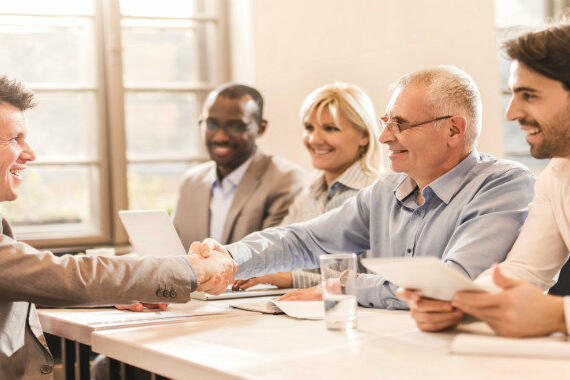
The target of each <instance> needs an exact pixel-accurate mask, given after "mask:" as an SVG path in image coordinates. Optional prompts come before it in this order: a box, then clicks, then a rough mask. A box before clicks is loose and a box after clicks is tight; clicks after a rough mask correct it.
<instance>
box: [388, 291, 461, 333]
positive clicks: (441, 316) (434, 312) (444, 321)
mask: <svg viewBox="0 0 570 380" xmlns="http://www.w3.org/2000/svg"><path fill="white" fill-rule="evenodd" d="M396 295H397V296H398V298H400V299H402V300H404V301H408V307H409V308H410V314H411V315H412V318H414V321H415V322H416V325H417V326H418V328H419V329H420V330H421V331H439V330H445V329H448V328H452V327H455V326H457V325H458V324H459V322H460V321H461V318H462V317H463V312H462V311H461V310H458V309H457V308H455V307H453V306H452V305H451V302H446V301H438V300H433V299H428V298H423V297H422V296H421V295H420V293H419V292H418V291H416V290H411V289H398V292H397V293H396Z"/></svg>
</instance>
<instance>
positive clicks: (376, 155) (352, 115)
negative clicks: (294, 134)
mask: <svg viewBox="0 0 570 380" xmlns="http://www.w3.org/2000/svg"><path fill="white" fill-rule="evenodd" d="M323 110H327V111H329V113H330V114H331V116H332V118H333V120H334V121H335V123H337V124H339V120H338V117H339V114H341V115H342V116H343V117H344V118H346V119H347V120H348V121H350V122H351V124H352V125H353V127H354V128H355V129H356V130H357V131H360V132H366V133H367V134H368V145H366V146H365V147H364V149H363V151H362V153H361V154H360V157H359V160H360V165H361V166H362V170H363V171H364V172H365V173H366V174H368V175H370V176H376V175H378V174H380V172H381V171H382V169H383V167H382V162H381V160H382V158H381V153H380V143H379V142H378V137H379V136H380V129H379V126H378V119H377V118H376V113H375V112H374V106H373V105H372V100H370V97H369V96H368V95H366V93H365V92H364V91H363V90H362V89H361V88H360V87H358V86H355V85H352V84H348V83H341V82H334V83H331V84H327V85H324V86H322V87H319V88H317V89H316V90H314V91H313V92H311V93H310V94H309V95H307V97H306V98H305V101H304V102H303V105H302V106H301V112H300V118H301V124H304V123H305V122H306V120H307V119H309V118H310V117H311V115H313V114H315V115H316V116H317V120H320V117H321V114H322V112H323Z"/></svg>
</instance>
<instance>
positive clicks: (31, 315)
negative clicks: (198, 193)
mask: <svg viewBox="0 0 570 380" xmlns="http://www.w3.org/2000/svg"><path fill="white" fill-rule="evenodd" d="M1 232H2V233H1V234H0V379H38V378H44V377H45V376H43V375H47V374H49V373H51V372H52V370H53V359H52V356H51V354H50V352H49V350H48V348H47V345H46V341H45V339H44V337H43V335H42V329H41V326H40V323H39V319H38V315H37V312H36V309H35V306H34V303H40V304H42V305H45V306H68V305H74V306H78V305H85V306H93V305H113V304H131V303H134V302H136V301H143V302H154V303H157V302H187V301H188V300H189V299H190V292H191V291H192V290H194V289H195V288H196V277H195V274H194V271H193V270H192V269H191V267H190V265H189V263H188V262H187V261H186V260H185V259H184V258H183V257H144V258H143V257H112V258H109V257H91V256H71V255H65V256H62V257H57V256H55V255H53V254H52V253H51V252H47V251H44V252H40V251H37V250H36V249H34V248H32V247H30V246H29V245H27V244H24V243H20V242H18V241H16V240H14V239H12V231H11V229H10V227H9V225H8V223H6V221H5V220H4V219H2V231H1Z"/></svg>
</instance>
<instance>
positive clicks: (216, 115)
mask: <svg viewBox="0 0 570 380" xmlns="http://www.w3.org/2000/svg"><path fill="white" fill-rule="evenodd" d="M256 117H257V104H256V103H255V102H254V101H253V100H252V99H251V97H250V96H249V95H245V96H242V97H241V98H230V97H226V96H218V97H216V98H215V100H214V101H213V103H212V104H211V105H210V106H209V107H207V109H206V115H205V120H206V122H207V123H215V124H217V125H219V126H221V128H220V129H218V130H217V131H209V130H206V131H205V138H206V147H207V148H208V153H209V154H210V158H211V159H212V160H214V161H216V164H217V168H218V173H219V174H220V176H221V177H224V176H226V175H227V174H229V173H230V172H232V171H233V170H234V169H236V168H237V167H239V166H240V165H241V164H243V163H244V162H245V161H247V159H248V158H249V157H251V155H252V154H253V153H254V152H255V147H256V145H255V140H256V138H257V136H259V135H261V134H262V133H263V132H264V130H265V126H266V123H267V122H266V121H265V120H262V122H261V123H258V122H257V120H256ZM237 124H240V125H242V126H245V127H247V128H246V130H245V132H243V133H239V134H233V133H228V131H227V130H226V129H225V127H226V126H229V125H237Z"/></svg>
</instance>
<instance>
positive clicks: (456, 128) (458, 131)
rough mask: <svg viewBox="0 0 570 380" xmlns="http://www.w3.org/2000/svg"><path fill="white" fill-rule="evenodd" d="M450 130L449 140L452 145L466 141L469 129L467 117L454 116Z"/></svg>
mask: <svg viewBox="0 0 570 380" xmlns="http://www.w3.org/2000/svg"><path fill="white" fill-rule="evenodd" d="M449 120H450V121H451V123H450V124H451V125H450V127H449V130H448V141H449V145H450V146H455V145H457V144H463V142H464V141H465V130H466V129H467V119H465V118H464V117H463V116H453V117H452V118H451V119H449Z"/></svg>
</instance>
